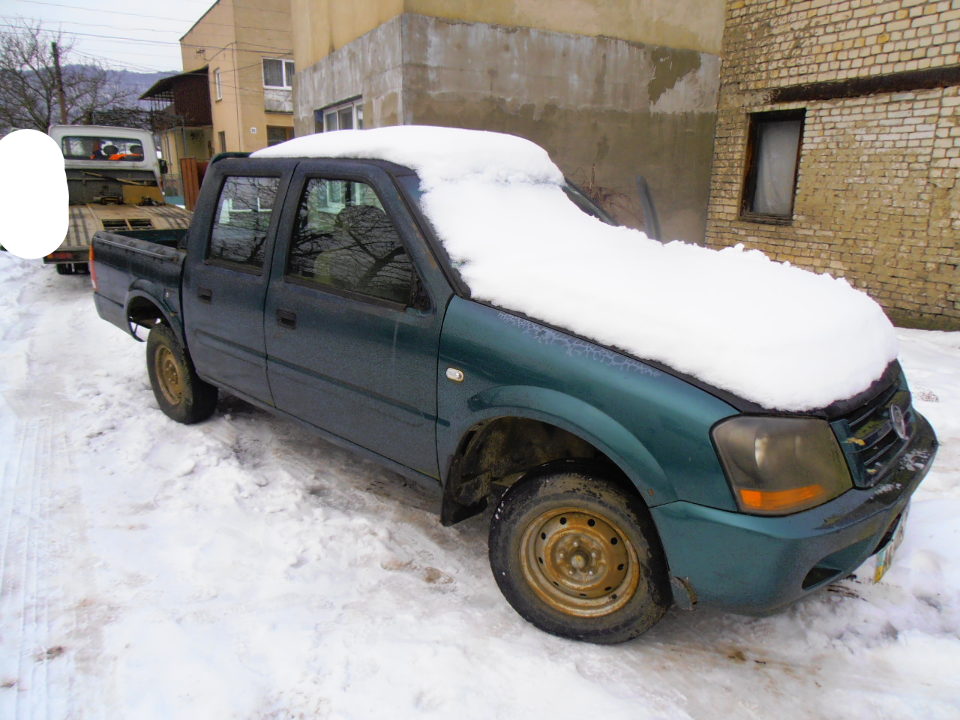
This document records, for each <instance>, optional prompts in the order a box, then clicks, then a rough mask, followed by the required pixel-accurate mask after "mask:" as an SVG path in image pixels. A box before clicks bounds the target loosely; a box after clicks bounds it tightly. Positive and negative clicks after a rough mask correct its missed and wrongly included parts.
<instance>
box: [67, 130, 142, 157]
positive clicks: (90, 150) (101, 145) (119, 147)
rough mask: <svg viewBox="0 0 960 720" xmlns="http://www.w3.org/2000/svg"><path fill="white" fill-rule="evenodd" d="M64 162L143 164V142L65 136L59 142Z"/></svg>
mask: <svg viewBox="0 0 960 720" xmlns="http://www.w3.org/2000/svg"><path fill="white" fill-rule="evenodd" d="M60 149H61V150H62V151H63V157H64V159H65V160H96V161H99V162H104V161H109V162H143V159H144V154H143V142H142V141H141V140H137V139H136V138H128V137H116V136H92V137H91V136H81V135H67V136H65V137H64V138H63V139H62V140H61V141H60Z"/></svg>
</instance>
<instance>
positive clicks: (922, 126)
mask: <svg viewBox="0 0 960 720" xmlns="http://www.w3.org/2000/svg"><path fill="white" fill-rule="evenodd" d="M958 42H960V6H958V4H957V2H953V3H952V4H951V3H945V2H924V1H923V0H911V2H902V3H900V2H884V1H881V0H863V1H862V2H860V3H859V5H858V6H857V7H852V6H851V3H849V2H838V1H828V0H817V1H811V0H806V1H804V2H795V3H791V4H790V5H789V7H787V8H784V7H783V5H782V3H779V2H777V1H776V0H764V1H761V2H752V3H745V2H743V1H742V0H736V1H732V2H730V3H729V11H728V17H727V34H726V36H725V39H724V65H723V74H722V85H721V93H720V103H719V115H718V122H717V140H716V157H715V162H714V170H713V176H712V180H711V186H712V193H711V200H710V211H709V222H708V229H707V242H708V244H710V245H712V246H715V247H723V246H727V245H732V244H734V243H738V242H742V243H744V244H745V245H747V246H748V247H757V248H760V249H762V250H763V251H764V252H766V253H767V254H768V255H770V256H771V257H773V258H775V259H777V260H785V261H789V262H791V263H794V264H797V265H800V266H802V267H806V268H808V269H811V270H816V271H819V272H827V273H830V274H831V275H834V276H840V277H845V278H846V279H847V280H848V281H849V282H850V283H851V284H853V285H854V286H856V287H858V288H861V289H863V290H865V291H866V292H868V293H869V294H870V295H871V296H873V297H874V298H875V299H876V300H877V301H878V302H880V304H881V305H883V306H884V308H885V309H886V311H887V313H888V315H890V317H891V318H892V319H893V320H894V321H895V322H897V323H899V324H903V325H908V326H921V327H934V328H941V329H952V330H960V270H958V268H960V88H958V87H957V86H956V85H954V86H953V87H940V88H937V87H926V88H923V87H917V86H916V85H914V86H913V87H912V88H911V85H910V84H911V83H915V84H920V83H919V82H918V78H923V77H929V75H927V76H923V73H924V72H930V71H932V69H935V68H938V67H943V66H956V65H957V64H960V52H958V50H960V45H958ZM897 73H913V74H912V75H907V76H904V75H899V76H898V75H897ZM918 73H919V75H918ZM852 79H870V80H871V82H874V83H879V82H880V81H883V82H884V83H885V85H884V86H883V87H888V88H890V89H889V90H887V91H885V92H880V91H877V92H871V93H869V94H859V95H858V94H857V93H856V92H853V93H848V94H852V96H847V97H843V96H838V95H839V94H840V92H839V91H840V90H845V89H846V88H847V87H848V86H845V85H844V84H843V81H847V80H852ZM860 87H863V85H862V84H861V85H860ZM781 88H786V89H792V90H793V91H794V92H798V91H803V92H808V94H809V95H810V96H811V97H812V98H814V99H811V100H809V101H805V102H801V101H794V102H776V101H775V100H774V101H772V98H773V99H775V97H776V95H774V92H775V91H779V89H781ZM837 89H839V90H837ZM834 90H837V92H834V96H833V97H829V95H830V94H831V92H833V91H834ZM816 92H820V96H819V97H817V96H816ZM788 97H789V96H788ZM785 109H803V110H805V112H806V120H805V126H804V131H803V138H802V146H801V151H800V164H799V174H798V179H797V190H796V197H795V203H794V213H793V217H792V219H790V220H789V221H788V222H785V223H781V224H773V223H763V222H758V221H755V220H751V219H750V218H748V217H744V216H742V215H741V199H742V197H743V183H744V178H745V169H746V152H747V134H748V128H749V116H750V114H751V113H753V112H759V111H768V110H785Z"/></svg>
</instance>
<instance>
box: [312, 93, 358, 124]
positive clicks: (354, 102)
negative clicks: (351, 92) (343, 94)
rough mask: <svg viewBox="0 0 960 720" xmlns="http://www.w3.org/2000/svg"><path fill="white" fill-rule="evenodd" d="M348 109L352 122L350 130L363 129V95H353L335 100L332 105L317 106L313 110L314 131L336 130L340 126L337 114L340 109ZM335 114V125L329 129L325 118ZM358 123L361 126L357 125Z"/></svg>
mask: <svg viewBox="0 0 960 720" xmlns="http://www.w3.org/2000/svg"><path fill="white" fill-rule="evenodd" d="M348 108H349V109H350V110H351V111H352V112H351V118H352V124H353V127H351V128H350V129H351V130H363V127H362V126H363V96H362V95H357V96H355V97H352V98H349V99H347V100H340V101H339V102H335V103H334V104H332V105H327V106H326V107H322V108H319V109H317V110H314V111H313V126H314V132H317V133H322V132H324V133H325V132H337V131H339V130H340V129H341V128H340V121H339V115H340V112H341V111H342V110H346V109H348ZM332 115H335V116H337V118H338V120H337V127H336V129H330V128H329V127H328V123H327V118H328V117H330V116H332ZM357 125H360V126H361V127H357Z"/></svg>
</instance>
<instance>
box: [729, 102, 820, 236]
mask: <svg viewBox="0 0 960 720" xmlns="http://www.w3.org/2000/svg"><path fill="white" fill-rule="evenodd" d="M806 118H807V109H806V108H797V109H792V110H768V111H762V112H754V113H749V114H748V115H747V121H748V127H747V146H746V152H745V154H744V169H743V182H742V193H741V195H740V220H744V221H747V222H755V223H763V224H768V225H792V224H793V217H794V210H795V209H796V202H797V183H798V181H799V178H800V162H801V159H802V155H803V132H804V130H805V129H806ZM796 120H799V121H800V136H799V139H798V141H797V156H796V159H795V160H794V165H793V185H792V190H791V194H790V212H789V213H787V214H785V215H778V214H773V213H759V212H754V211H753V210H751V209H750V208H751V207H752V205H753V202H754V201H755V198H756V191H757V163H758V159H759V154H758V152H757V146H758V142H759V137H760V127H761V126H762V125H765V124H771V123H776V122H788V121H796Z"/></svg>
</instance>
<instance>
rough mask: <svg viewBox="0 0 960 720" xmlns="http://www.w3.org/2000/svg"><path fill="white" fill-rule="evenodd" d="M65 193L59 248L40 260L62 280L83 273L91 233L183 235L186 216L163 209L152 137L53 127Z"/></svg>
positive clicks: (125, 130) (172, 208) (168, 207)
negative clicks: (65, 223) (64, 231)
mask: <svg viewBox="0 0 960 720" xmlns="http://www.w3.org/2000/svg"><path fill="white" fill-rule="evenodd" d="M50 136H51V137H52V138H53V139H54V140H55V141H56V142H57V144H58V145H60V148H61V151H62V152H63V154H64V167H65V170H66V175H67V186H68V189H69V193H70V222H69V225H68V227H67V235H66V237H65V238H64V241H63V243H62V244H61V245H60V247H58V248H57V249H56V250H54V251H53V252H52V253H50V254H49V255H47V256H46V257H44V258H43V262H44V264H47V265H55V266H56V268H57V272H58V273H60V274H61V275H72V274H74V273H86V272H88V268H87V263H88V260H89V255H90V243H91V241H92V240H93V236H94V234H95V233H97V232H100V231H106V232H127V231H142V230H183V229H186V228H187V227H189V225H190V215H191V213H190V212H188V211H187V210H185V209H184V208H181V207H179V206H177V205H167V204H166V202H165V200H164V197H163V192H162V190H161V187H160V165H159V161H158V160H157V157H156V150H155V148H154V144H153V138H152V136H151V135H150V133H148V132H146V131H145V130H135V129H131V128H116V127H100V126H93V125H89V126H74V125H59V126H57V125H55V126H53V127H51V128H50Z"/></svg>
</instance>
